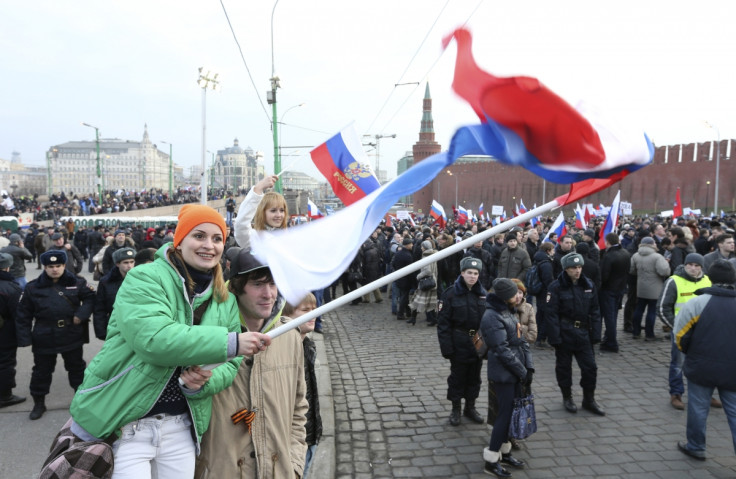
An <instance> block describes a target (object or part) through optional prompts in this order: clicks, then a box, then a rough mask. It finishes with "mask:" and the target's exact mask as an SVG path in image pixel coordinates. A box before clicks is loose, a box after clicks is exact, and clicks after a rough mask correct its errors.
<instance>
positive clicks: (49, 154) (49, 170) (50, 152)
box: [46, 148, 59, 198]
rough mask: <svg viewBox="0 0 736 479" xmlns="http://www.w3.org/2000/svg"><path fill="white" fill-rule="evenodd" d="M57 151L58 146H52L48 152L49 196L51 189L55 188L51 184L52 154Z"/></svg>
mask: <svg viewBox="0 0 736 479" xmlns="http://www.w3.org/2000/svg"><path fill="white" fill-rule="evenodd" d="M57 151H59V150H57V149H56V148H52V149H51V150H50V151H47V152H46V176H47V180H48V193H47V194H48V196H49V198H51V190H52V188H53V186H52V184H51V154H52V152H53V153H54V154H55V153H56V152H57Z"/></svg>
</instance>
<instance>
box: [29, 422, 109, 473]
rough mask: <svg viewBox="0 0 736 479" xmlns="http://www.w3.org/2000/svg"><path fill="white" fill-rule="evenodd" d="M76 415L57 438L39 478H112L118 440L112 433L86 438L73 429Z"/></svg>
mask: <svg viewBox="0 0 736 479" xmlns="http://www.w3.org/2000/svg"><path fill="white" fill-rule="evenodd" d="M71 427H72V418H69V420H68V421H67V422H66V424H64V426H63V427H62V428H61V430H60V431H59V433H58V434H57V435H56V437H55V438H54V442H53V443H52V444H51V449H50V450H49V456H48V458H47V459H46V461H45V462H44V463H43V468H42V469H41V474H40V475H39V476H38V478H39V479H71V478H76V477H95V478H100V479H110V478H111V477H112V471H113V465H114V459H113V452H112V444H113V443H114V442H115V441H116V440H117V436H116V435H115V434H111V435H110V436H109V437H108V438H107V439H105V440H97V441H83V440H81V439H80V438H79V437H77V436H75V435H74V433H72V430H71Z"/></svg>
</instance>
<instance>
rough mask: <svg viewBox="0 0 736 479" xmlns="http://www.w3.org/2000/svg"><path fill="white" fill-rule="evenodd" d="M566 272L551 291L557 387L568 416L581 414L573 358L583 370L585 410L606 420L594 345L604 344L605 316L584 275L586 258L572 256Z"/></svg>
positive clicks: (549, 319)
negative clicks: (574, 391)
mask: <svg viewBox="0 0 736 479" xmlns="http://www.w3.org/2000/svg"><path fill="white" fill-rule="evenodd" d="M560 263H561V266H562V272H561V273H560V275H559V276H558V277H557V279H556V280H555V281H553V282H552V284H550V285H549V287H548V288H547V308H546V310H547V328H548V330H547V331H548V336H549V339H548V341H549V344H551V345H552V346H554V348H555V374H556V376H557V385H558V386H559V387H560V390H561V391H562V399H563V404H564V406H565V409H566V410H567V411H568V412H571V413H574V412H577V410H578V408H577V406H575V402H574V401H573V399H572V358H573V356H574V357H575V360H576V361H577V363H578V365H579V366H580V376H581V378H580V386H581V387H582V388H583V409H587V410H588V411H590V412H592V413H594V414H598V415H599V416H605V415H606V413H605V412H603V410H601V408H600V407H599V406H598V403H596V401H595V385H596V378H597V374H598V367H597V366H596V364H595V354H594V353H593V344H597V343H600V342H601V313H600V308H599V307H598V292H597V291H596V290H595V285H594V284H593V281H591V280H590V279H589V278H586V277H585V276H584V275H583V264H584V260H583V257H582V256H581V255H580V254H578V253H569V254H567V255H565V256H563V257H562V258H561V260H560Z"/></svg>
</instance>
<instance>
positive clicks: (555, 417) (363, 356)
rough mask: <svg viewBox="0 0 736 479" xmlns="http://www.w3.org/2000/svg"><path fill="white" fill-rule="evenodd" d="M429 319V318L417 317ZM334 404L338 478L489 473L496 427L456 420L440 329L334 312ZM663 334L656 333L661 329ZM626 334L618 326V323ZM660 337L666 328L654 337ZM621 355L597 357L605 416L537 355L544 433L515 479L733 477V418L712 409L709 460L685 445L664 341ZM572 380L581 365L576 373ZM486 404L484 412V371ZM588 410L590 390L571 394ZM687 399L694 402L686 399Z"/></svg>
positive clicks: (383, 309) (379, 311)
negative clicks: (569, 403) (565, 394)
mask: <svg viewBox="0 0 736 479" xmlns="http://www.w3.org/2000/svg"><path fill="white" fill-rule="evenodd" d="M420 316H423V315H420ZM324 319H325V335H324V344H325V347H326V352H327V358H328V361H329V370H330V376H331V383H332V394H333V400H334V407H335V417H334V420H335V448H336V451H335V452H336V455H335V458H336V477H338V478H384V477H444V478H447V477H470V478H474V477H475V478H479V477H487V476H486V475H485V474H484V473H483V460H482V451H483V448H484V447H486V446H487V443H488V440H489V437H490V430H491V428H490V426H488V425H485V424H482V425H479V424H473V423H470V422H469V421H468V420H467V419H465V418H463V420H462V423H461V425H460V426H459V427H452V426H450V425H449V423H448V417H449V412H450V405H449V401H448V400H447V399H446V391H447V375H448V374H449V362H448V361H446V360H444V359H442V357H441V355H440V353H439V346H438V343H437V334H436V329H435V328H432V327H427V326H426V323H425V321H424V318H421V319H418V320H417V324H416V326H410V325H408V324H407V323H406V321H397V320H396V319H395V316H392V315H391V314H390V304H388V302H387V301H384V302H383V303H381V304H375V303H371V304H360V305H357V306H344V307H342V308H340V309H338V310H336V311H334V312H332V313H329V314H328V315H326V317H325V318H324ZM657 327H658V328H659V326H657ZM619 329H621V328H620V326H619ZM658 334H661V331H658ZM619 336H620V344H621V352H620V353H619V354H612V353H603V354H597V355H596V359H597V362H598V389H597V399H598V402H599V403H600V404H601V406H602V407H603V408H604V409H605V410H606V412H607V415H606V417H598V416H594V415H592V414H591V413H589V412H587V411H583V410H582V409H581V410H580V411H579V412H578V413H577V414H569V413H567V412H566V411H565V410H564V409H563V407H562V398H561V395H560V393H559V390H558V388H557V386H556V381H555V376H554V352H553V351H552V350H537V349H533V353H534V361H535V369H536V374H535V376H534V385H533V390H534V393H535V395H536V411H537V423H538V426H539V430H538V432H537V433H536V434H534V435H533V436H532V437H530V438H529V439H528V440H526V441H524V445H523V450H521V451H518V452H515V456H516V457H518V458H519V459H523V460H525V461H526V462H527V467H526V468H525V469H523V470H512V472H513V476H514V477H515V478H555V477H575V478H577V479H583V478H599V479H600V478H621V477H626V478H668V479H672V478H675V479H679V478H734V477H736V456H735V455H734V450H733V448H734V446H733V444H732V441H731V434H730V430H729V428H728V424H727V420H726V416H725V414H724V412H723V410H722V409H712V410H711V413H710V417H709V420H708V432H707V438H708V451H707V454H708V460H707V461H705V462H699V461H695V460H693V459H690V458H688V457H687V456H684V455H683V454H682V453H681V452H679V451H678V450H677V446H676V444H677V441H678V440H682V439H684V437H685V419H686V413H685V411H677V410H675V409H673V408H672V407H671V406H670V404H669V393H668V387H667V372H668V365H669V343H668V342H667V341H658V342H643V341H642V340H638V341H635V340H633V339H631V337H630V335H628V334H623V333H622V332H620V331H619ZM573 372H574V375H575V377H574V381H573V383H574V384H577V383H578V381H579V370H578V369H577V366H574V367H573ZM482 378H483V382H484V385H483V389H482V390H481V393H480V398H479V400H478V404H477V406H478V409H479V411H480V412H481V414H485V413H486V406H487V403H488V401H487V387H486V384H485V383H486V382H487V379H486V368H485V366H484V367H483V372H482ZM573 391H574V396H575V400H576V403H577V404H578V406H579V405H580V402H581V399H582V390H581V389H580V388H579V387H575V388H574V389H573ZM683 399H684V400H685V401H686V398H683Z"/></svg>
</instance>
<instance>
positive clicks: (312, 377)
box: [304, 337, 322, 446]
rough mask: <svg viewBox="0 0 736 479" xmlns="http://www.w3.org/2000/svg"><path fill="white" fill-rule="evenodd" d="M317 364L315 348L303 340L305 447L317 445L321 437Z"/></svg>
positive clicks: (309, 342) (311, 343) (310, 342)
mask: <svg viewBox="0 0 736 479" xmlns="http://www.w3.org/2000/svg"><path fill="white" fill-rule="evenodd" d="M316 362H317V346H316V345H315V344H314V341H312V340H311V339H309V338H308V337H307V338H304V379H305V380H306V383H307V402H309V409H308V410H307V424H306V425H305V426H304V427H305V428H306V430H307V445H308V446H311V445H314V444H317V443H319V440H320V438H321V437H322V416H321V415H320V413H319V391H318V390H317V374H316V372H315V364H316Z"/></svg>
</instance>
